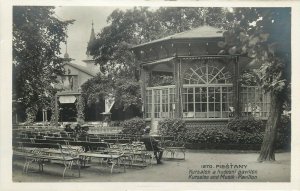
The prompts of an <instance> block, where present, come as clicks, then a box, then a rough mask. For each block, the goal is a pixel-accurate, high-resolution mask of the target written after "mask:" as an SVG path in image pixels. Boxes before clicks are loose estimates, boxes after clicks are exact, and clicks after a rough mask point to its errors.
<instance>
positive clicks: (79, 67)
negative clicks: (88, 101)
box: [65, 62, 100, 77]
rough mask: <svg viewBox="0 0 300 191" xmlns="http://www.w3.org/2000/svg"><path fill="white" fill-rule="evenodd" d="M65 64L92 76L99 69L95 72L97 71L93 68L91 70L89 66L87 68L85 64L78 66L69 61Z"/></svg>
mask: <svg viewBox="0 0 300 191" xmlns="http://www.w3.org/2000/svg"><path fill="white" fill-rule="evenodd" d="M65 64H66V65H69V66H71V67H73V68H76V69H78V70H80V71H81V72H84V73H86V74H88V75H90V76H93V77H94V76H96V75H97V73H98V72H100V71H98V72H97V71H95V70H93V69H91V68H88V67H85V66H80V65H78V64H74V63H70V62H67V63H65Z"/></svg>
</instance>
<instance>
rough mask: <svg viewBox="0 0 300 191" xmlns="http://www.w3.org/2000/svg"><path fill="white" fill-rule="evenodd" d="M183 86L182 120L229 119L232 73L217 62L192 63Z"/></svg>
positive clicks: (231, 104)
mask: <svg viewBox="0 0 300 191" xmlns="http://www.w3.org/2000/svg"><path fill="white" fill-rule="evenodd" d="M183 83H184V86H183V91H182V98H183V100H182V103H183V117H184V118H228V117H229V115H230V112H231V111H233V103H232V81H231V74H230V72H229V71H228V70H227V68H226V66H224V65H222V64H221V63H219V62H218V61H214V60H208V61H201V62H200V63H197V64H194V66H193V67H190V68H189V69H187V70H186V72H185V74H184V77H183Z"/></svg>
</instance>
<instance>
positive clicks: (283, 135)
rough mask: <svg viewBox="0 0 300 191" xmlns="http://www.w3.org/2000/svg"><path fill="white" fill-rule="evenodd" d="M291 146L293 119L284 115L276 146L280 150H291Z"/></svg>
mask: <svg viewBox="0 0 300 191" xmlns="http://www.w3.org/2000/svg"><path fill="white" fill-rule="evenodd" d="M290 144H291V118H290V117H289V116H285V115H282V116H281V120H280V124H279V127H278V134H277V139H276V146H277V147H279V148H287V149H290Z"/></svg>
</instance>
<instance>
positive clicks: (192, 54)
mask: <svg viewBox="0 0 300 191" xmlns="http://www.w3.org/2000/svg"><path fill="white" fill-rule="evenodd" d="M224 32H225V31H223V30H220V29H218V28H214V27H211V26H201V27H199V28H195V29H193V30H190V31H186V32H182V33H178V34H174V35H172V36H168V37H165V38H162V39H158V40H154V41H151V42H147V43H144V44H140V45H137V46H135V47H133V52H134V54H135V56H136V60H137V62H138V63H139V66H140V71H141V90H142V91H141V92H142V100H143V115H144V118H145V120H146V121H148V122H149V123H150V122H151V126H152V129H153V131H156V130H157V124H158V121H159V120H162V119H165V118H182V119H184V120H185V121H186V123H187V125H188V126H200V125H206V126H224V125H226V124H227V123H228V120H229V119H230V118H233V117H236V116H241V117H247V116H253V117H256V118H260V119H267V117H268V115H269V109H270V98H269V97H270V96H269V95H268V94H265V93H264V92H263V90H262V88H261V87H260V86H259V85H255V86H246V85H243V84H241V83H240V75H241V74H242V72H243V71H244V70H247V69H249V67H250V64H249V63H250V61H251V60H250V59H249V58H246V57H242V56H240V55H237V54H226V55H224V54H222V55H221V54H219V52H220V51H221V48H220V47H219V45H220V43H222V41H224V37H223V33H224Z"/></svg>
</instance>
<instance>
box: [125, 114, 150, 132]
mask: <svg viewBox="0 0 300 191" xmlns="http://www.w3.org/2000/svg"><path fill="white" fill-rule="evenodd" d="M121 126H122V127H123V129H122V133H124V134H131V135H141V134H143V130H144V129H145V128H146V122H145V120H144V119H142V118H139V117H135V118H132V119H128V120H125V121H123V122H122V123H121Z"/></svg>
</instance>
